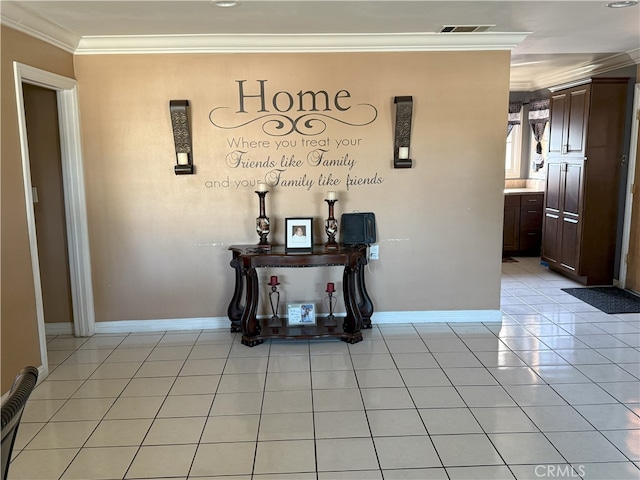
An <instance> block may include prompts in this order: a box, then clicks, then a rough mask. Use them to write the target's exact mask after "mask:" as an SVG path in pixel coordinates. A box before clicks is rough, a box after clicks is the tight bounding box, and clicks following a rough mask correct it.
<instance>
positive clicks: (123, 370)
mask: <svg viewBox="0 0 640 480" xmlns="http://www.w3.org/2000/svg"><path fill="white" fill-rule="evenodd" d="M142 363H143V362H141V361H140V362H115V363H103V364H102V365H100V366H99V367H98V368H96V370H95V372H93V374H92V375H91V377H89V378H91V379H95V380H97V379H106V378H127V379H129V378H131V377H133V376H134V375H135V373H136V372H137V371H138V369H139V368H140V367H141V366H142Z"/></svg>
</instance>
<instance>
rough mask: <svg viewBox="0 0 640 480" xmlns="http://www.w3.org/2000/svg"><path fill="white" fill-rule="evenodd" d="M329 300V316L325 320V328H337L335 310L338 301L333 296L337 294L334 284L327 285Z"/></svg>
mask: <svg viewBox="0 0 640 480" xmlns="http://www.w3.org/2000/svg"><path fill="white" fill-rule="evenodd" d="M326 292H327V300H328V302H329V315H327V318H325V320H324V326H325V327H337V326H338V322H337V321H336V317H335V315H334V314H333V310H334V309H335V308H336V303H337V301H338V299H337V298H336V297H334V296H333V293H334V292H335V285H334V284H333V283H327V290H326Z"/></svg>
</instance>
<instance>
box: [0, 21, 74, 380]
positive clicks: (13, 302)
mask: <svg viewBox="0 0 640 480" xmlns="http://www.w3.org/2000/svg"><path fill="white" fill-rule="evenodd" d="M0 43H1V55H0V61H1V62H2V64H1V69H0V70H1V74H2V77H1V88H2V90H1V94H2V113H1V114H2V117H1V122H2V132H1V151H2V167H1V181H2V184H1V195H2V197H1V202H2V206H1V218H2V225H1V230H2V232H1V258H0V265H1V272H2V273H1V288H2V291H1V297H2V298H1V300H2V307H1V315H2V320H1V321H2V323H1V344H2V352H1V358H0V360H1V364H2V367H1V368H2V369H1V371H0V374H1V387H2V389H1V390H2V392H6V391H7V390H8V389H9V387H10V386H11V382H12V381H13V377H14V376H15V374H16V373H17V372H18V370H20V369H21V368H22V367H24V366H25V365H28V364H30V365H35V366H39V365H40V363H41V362H40V352H39V344H38V333H37V321H36V310H35V295H34V288H33V275H32V272H31V258H30V253H29V238H28V232H27V222H26V210H25V203H24V187H23V178H22V162H21V157H20V142H19V136H18V122H17V113H16V102H15V86H14V81H13V62H14V61H18V62H21V63H24V64H27V65H31V66H34V67H37V68H40V69H43V70H47V71H49V72H53V73H57V74H60V75H64V76H67V77H73V57H72V55H71V54H69V53H66V52H64V51H62V50H60V49H58V48H55V47H52V46H50V45H48V44H45V43H43V42H41V41H39V40H36V39H34V38H31V37H29V36H27V35H24V34H21V33H19V32H16V31H15V30H12V29H10V28H6V27H4V26H2V27H0Z"/></svg>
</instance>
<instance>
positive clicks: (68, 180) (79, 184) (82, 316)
mask: <svg viewBox="0 0 640 480" xmlns="http://www.w3.org/2000/svg"><path fill="white" fill-rule="evenodd" d="M13 71H14V81H15V89H16V103H17V109H18V130H19V135H20V153H21V156H22V177H23V180H24V195H25V203H26V214H27V228H28V232H29V247H30V252H31V268H32V270H33V283H34V289H35V297H36V317H37V321H38V334H39V339H40V352H41V356H42V361H43V365H46V366H47V369H48V362H47V353H46V352H47V350H46V329H45V322H44V307H43V303H42V285H41V280H40V262H39V261H38V244H37V241H36V222H35V213H34V208H33V191H32V184H31V164H30V161H29V144H28V142H27V124H26V118H25V109H24V97H23V90H22V83H23V82H24V83H27V84H31V85H36V86H39V87H43V88H46V89H49V90H54V91H55V92H56V98H57V105H58V118H59V124H60V154H61V161H62V183H63V189H64V204H65V222H66V229H67V237H68V250H69V274H70V280H71V297H72V308H73V327H74V328H73V330H74V334H75V336H77V337H87V336H90V335H93V333H94V332H95V311H94V304H93V286H92V281H91V257H90V253H89V229H88V224H87V209H86V196H85V188H84V170H83V158H82V149H81V143H80V118H79V114H78V90H77V82H76V81H75V80H74V79H72V78H67V77H63V76H61V75H57V74H55V73H51V72H47V71H45V70H40V69H38V68H35V67H31V66H29V65H25V64H22V63H19V62H13Z"/></svg>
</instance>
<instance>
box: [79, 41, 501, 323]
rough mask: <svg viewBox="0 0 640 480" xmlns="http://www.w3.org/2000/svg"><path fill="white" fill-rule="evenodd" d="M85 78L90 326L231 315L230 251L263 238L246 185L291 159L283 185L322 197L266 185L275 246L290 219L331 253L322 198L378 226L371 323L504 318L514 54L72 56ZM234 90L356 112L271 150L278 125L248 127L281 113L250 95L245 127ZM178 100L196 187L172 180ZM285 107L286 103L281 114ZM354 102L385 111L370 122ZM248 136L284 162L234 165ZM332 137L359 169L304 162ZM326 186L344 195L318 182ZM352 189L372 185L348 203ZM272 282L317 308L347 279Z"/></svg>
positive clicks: (296, 273)
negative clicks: (406, 107) (412, 315)
mask: <svg viewBox="0 0 640 480" xmlns="http://www.w3.org/2000/svg"><path fill="white" fill-rule="evenodd" d="M75 71H76V75H77V77H76V78H77V79H78V82H79V93H80V109H81V112H80V114H81V119H82V141H83V151H84V160H85V175H86V191H87V203H88V205H87V208H88V216H89V235H90V244H91V261H92V269H93V286H94V297H95V298H94V300H95V307H96V321H98V322H103V321H115V320H144V319H161V318H188V317H212V316H213V317H224V316H226V310H227V305H228V301H229V298H230V296H231V292H232V284H231V282H232V278H233V275H232V270H231V268H230V267H229V260H230V255H229V252H228V251H227V248H228V246H229V245H230V244H234V243H256V242H257V240H258V237H257V235H256V233H255V230H254V225H255V217H256V216H257V215H258V202H257V196H256V195H255V193H253V190H255V186H249V185H247V186H244V187H243V186H240V187H238V188H236V185H237V184H236V182H240V183H241V182H242V181H246V182H247V183H250V182H253V183H254V184H255V182H256V181H257V180H258V179H261V178H265V177H266V176H267V177H268V176H269V175H273V173H274V170H277V169H278V167H279V166H280V165H279V162H280V158H281V157H282V155H285V156H286V157H287V158H289V157H290V156H291V155H293V156H294V157H295V158H296V159H297V160H301V161H302V163H301V165H300V166H295V167H292V166H288V167H286V168H281V170H282V172H281V179H287V180H299V179H301V178H306V180H313V181H314V184H313V185H312V186H311V187H310V188H309V189H307V188H304V187H295V186H283V185H282V183H280V184H278V185H277V186H275V187H274V188H272V189H271V192H270V193H269V194H268V195H267V215H269V216H270V217H271V224H272V232H271V234H270V236H269V239H270V240H271V241H272V242H273V243H279V244H282V243H283V242H284V232H283V225H284V219H285V218H286V217H291V216H308V217H314V218H315V219H316V221H315V227H316V243H323V242H324V241H325V240H326V237H325V234H324V230H323V229H322V226H321V225H322V223H321V222H322V219H324V218H325V217H326V215H327V207H326V204H325V203H324V202H323V198H324V197H325V193H326V191H328V190H335V191H337V192H338V196H339V199H340V201H339V202H338V203H337V205H336V213H337V215H340V214H342V213H343V212H351V211H372V212H375V213H376V217H377V222H378V240H379V242H378V243H379V244H380V258H381V259H380V260H379V261H378V262H374V263H372V265H371V273H370V274H369V275H368V287H369V290H370V293H371V294H372V297H373V298H374V303H375V309H376V311H377V312H394V311H425V310H467V309H468V310H482V309H498V308H499V289H500V266H501V264H500V258H501V241H502V202H503V186H504V148H505V142H504V132H505V127H504V123H505V112H506V110H507V103H508V93H509V92H508V86H509V53H508V52H455V53H454V52H430V53H368V54H356V53H353V54H351V53H341V54H241V55H215V54H202V55H199V54H188V55H187V54H185V55H128V56H111V55H95V56H76V57H75ZM236 80H246V82H245V84H244V85H245V88H246V93H247V94H257V93H258V92H259V86H258V83H257V80H267V82H266V83H265V90H266V92H267V98H268V99H269V102H270V99H271V97H272V96H273V95H274V94H275V93H276V92H280V91H281V92H289V93H290V94H291V95H292V96H293V97H294V98H297V97H296V94H297V92H299V91H300V90H302V91H306V90H313V91H318V90H325V91H327V92H328V93H329V95H330V96H331V97H332V98H333V95H334V94H335V93H336V92H338V91H340V90H347V91H348V92H349V93H350V95H351V97H350V98H348V99H344V98H343V99H341V100H340V102H342V103H341V106H342V107H346V106H350V107H351V108H350V109H349V110H348V111H338V110H336V109H335V108H332V110H331V111H328V112H321V113H325V114H327V115H330V116H332V117H333V118H334V119H331V118H327V117H322V119H323V120H324V121H325V123H326V130H325V131H324V132H323V133H322V134H319V135H317V136H306V135H303V134H301V133H297V132H294V133H292V134H290V135H285V136H281V137H274V136H271V135H269V134H267V133H265V131H264V130H263V128H264V129H265V130H267V131H268V130H269V129H270V128H271V129H273V127H274V126H275V125H274V124H273V123H271V124H269V123H265V122H264V121H253V122H250V120H253V119H255V118H256V117H258V116H260V115H263V114H266V113H275V112H274V109H273V108H272V106H271V105H270V104H269V103H267V108H266V109H267V110H270V112H262V113H260V114H259V113H258V112H257V110H258V109H259V108H258V100H256V99H247V100H246V108H245V109H246V110H247V112H248V113H246V114H239V113H236V112H238V110H239V109H240V108H239V91H238V83H237V82H236ZM396 95H413V97H414V123H413V141H412V145H411V157H412V158H413V160H414V167H413V168H412V169H393V168H392V155H393V151H392V145H393V118H394V109H393V108H394V107H393V97H394V96H396ZM171 99H188V100H189V101H190V102H191V122H192V129H193V147H194V163H195V165H196V175H192V176H176V175H175V174H174V173H173V165H174V163H175V160H174V158H175V154H174V146H173V137H172V132H171V125H170V120H169V109H168V105H169V100H171ZM284 100H286V94H285V93H282V94H280V96H279V97H278V101H279V102H281V103H279V106H280V108H281V109H283V110H284V109H285V108H284V107H283V105H284V103H282V102H284ZM340 102H339V103H340ZM360 104H370V105H373V106H374V107H375V108H376V109H377V116H376V117H375V120H373V121H371V120H372V118H373V117H372V113H371V112H372V110H371V109H370V108H369V107H366V106H364V105H360ZM216 107H228V108H226V109H222V110H215V112H214V113H213V114H212V117H211V118H212V119H213V120H214V122H215V123H216V124H217V125H218V126H226V127H233V126H238V125H240V124H241V123H248V124H247V125H246V126H244V127H238V128H227V129H223V128H218V127H216V126H214V125H213V124H212V123H211V122H210V120H209V114H210V112H211V111H212V110H214V109H215V108H216ZM250 110H252V111H250ZM303 113H304V112H299V111H295V109H294V111H290V112H285V115H287V116H289V117H297V116H299V115H302V114H303ZM316 118H317V116H316ZM249 122H250V123H249ZM344 122H348V123H351V124H362V123H367V122H369V124H368V125H366V126H350V125H347V124H346V123H344ZM318 125H320V123H319V122H317V123H315V124H313V126H314V128H319V127H318ZM276 131H277V130H276ZM272 133H273V132H272ZM239 137H244V139H246V140H254V141H256V142H259V141H263V142H264V141H269V142H270V145H269V146H268V147H266V146H264V144H263V145H262V146H250V145H249V146H246V147H245V148H244V149H243V150H244V151H245V152H246V153H245V154H244V157H245V158H248V159H250V160H256V161H262V160H265V159H267V158H271V159H275V160H277V162H278V164H277V165H276V166H275V167H274V166H271V167H264V168H261V167H252V168H241V167H238V168H233V166H231V165H230V164H229V163H228V157H229V156H230V155H231V154H232V152H233V150H235V149H234V148H233V147H231V146H230V143H231V142H232V141H233V140H234V139H236V140H237V139H238V138H239ZM326 138H328V139H329V145H328V146H327V147H324V148H325V149H327V150H329V151H328V152H326V153H325V154H326V155H329V156H330V157H331V158H342V157H343V155H344V153H348V154H349V158H350V159H352V160H356V164H355V165H354V166H353V167H352V169H351V170H349V169H348V168H347V167H339V166H336V167H323V166H322V165H321V166H312V165H310V164H309V163H308V162H307V158H308V155H309V154H310V152H311V150H315V148H322V146H321V145H318V146H316V147H315V148H311V147H309V146H308V145H307V146H302V140H303V139H306V140H309V139H321V140H324V139H326ZM285 139H286V140H289V141H297V144H296V147H289V148H283V147H281V148H279V149H278V148H277V147H276V145H275V141H276V140H285ZM341 139H347V140H348V141H349V142H352V143H355V144H356V145H354V146H350V147H349V148H343V149H339V148H337V147H336V145H335V144H334V143H333V142H335V141H336V140H341ZM241 149H242V148H241ZM321 175H322V177H323V178H326V177H327V176H329V175H332V176H333V178H334V179H338V180H339V181H340V184H339V185H336V186H331V187H329V186H319V185H318V180H319V178H320V176H321ZM347 176H349V178H351V179H353V178H354V177H357V178H362V179H365V178H366V179H375V181H376V182H377V183H376V184H374V185H371V184H369V185H353V186H350V188H349V190H348V191H347V185H346V181H347ZM227 180H228V182H229V183H228V186H227V183H226V182H227ZM276 273H278V274H279V275H280V277H281V280H280V281H281V282H282V283H283V285H282V287H281V289H282V290H283V295H284V302H286V301H294V300H298V301H299V300H316V301H318V302H320V301H321V299H322V293H321V292H322V290H324V285H325V282H327V281H336V282H337V283H339V281H340V279H341V274H340V272H339V270H338V271H337V272H336V271H334V270H332V269H328V270H327V271H319V270H318V269H302V270H296V269H284V270H281V271H279V272H276ZM269 274H274V272H266V271H265V272H260V275H269ZM263 294H264V292H263ZM263 311H265V310H264V309H263Z"/></svg>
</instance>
